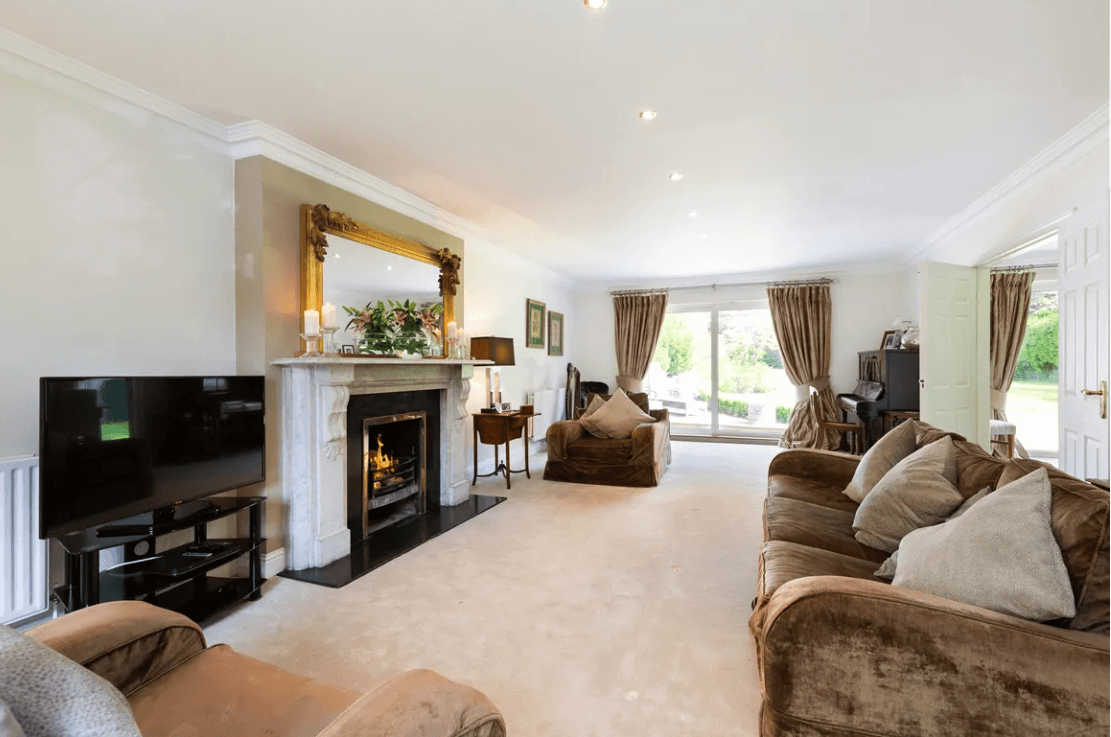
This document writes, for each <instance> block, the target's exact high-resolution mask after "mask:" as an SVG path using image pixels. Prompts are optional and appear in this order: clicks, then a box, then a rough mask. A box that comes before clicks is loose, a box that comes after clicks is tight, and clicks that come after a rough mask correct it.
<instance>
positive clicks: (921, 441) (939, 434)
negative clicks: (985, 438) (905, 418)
mask: <svg viewBox="0 0 1111 737" xmlns="http://www.w3.org/2000/svg"><path fill="white" fill-rule="evenodd" d="M915 429H916V430H917V432H918V437H917V438H916V441H915V442H916V443H917V444H918V447H919V448H921V447H923V446H926V445H929V444H930V443H934V442H937V441H938V440H941V439H942V438H952V439H953V442H954V443H956V442H959V441H967V440H968V438H966V437H965V436H964V435H961V434H960V433H956V432H947V431H945V430H942V429H941V428H939V427H934V426H933V425H931V424H930V423H928V422H922V421H921V420H915Z"/></svg>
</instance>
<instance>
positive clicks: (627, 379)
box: [617, 375, 644, 394]
mask: <svg viewBox="0 0 1111 737" xmlns="http://www.w3.org/2000/svg"><path fill="white" fill-rule="evenodd" d="M617 385H618V386H619V387H621V388H622V389H624V390H625V393H626V394H638V393H640V392H642V391H644V379H637V378H634V377H632V376H624V375H620V376H618V377H617Z"/></svg>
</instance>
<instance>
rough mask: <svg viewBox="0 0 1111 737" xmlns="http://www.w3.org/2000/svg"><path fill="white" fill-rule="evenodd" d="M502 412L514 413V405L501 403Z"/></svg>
mask: <svg viewBox="0 0 1111 737" xmlns="http://www.w3.org/2000/svg"><path fill="white" fill-rule="evenodd" d="M501 411H502V412H512V411H513V405H512V404H510V403H509V402H502V403H501Z"/></svg>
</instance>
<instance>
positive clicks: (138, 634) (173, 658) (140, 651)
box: [27, 601, 205, 695]
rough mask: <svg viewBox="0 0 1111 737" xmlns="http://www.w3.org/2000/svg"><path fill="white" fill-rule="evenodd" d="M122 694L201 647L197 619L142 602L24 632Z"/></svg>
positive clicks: (104, 607)
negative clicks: (101, 678) (95, 675)
mask: <svg viewBox="0 0 1111 737" xmlns="http://www.w3.org/2000/svg"><path fill="white" fill-rule="evenodd" d="M27 634H28V635H29V636H30V637H33V638H35V639H36V640H38V641H39V642H41V643H43V644H44V645H46V646H47V647H50V648H51V649H53V650H57V651H58V652H60V653H61V654H62V655H65V656H66V657H67V658H69V659H70V660H75V661H77V662H78V663H80V664H81V665H83V666H85V667H86V668H88V669H89V670H91V671H92V672H94V673H96V674H97V675H99V676H101V677H103V678H104V679H106V680H107V681H108V682H109V683H111V684H112V685H113V686H115V687H116V688H118V689H119V690H120V691H122V692H123V693H124V694H125V695H127V694H130V693H131V692H133V691H134V690H136V689H137V688H139V687H140V686H142V685H143V684H144V683H146V682H147V681H151V680H153V679H155V678H157V677H158V676H160V675H162V674H163V673H166V672H167V671H169V670H172V669H173V668H175V667H177V666H178V665H179V664H180V663H182V662H184V661H185V660H187V659H188V658H190V657H192V656H193V655H196V654H197V653H199V652H201V651H202V650H204V649H205V641H204V633H203V632H202V631H201V628H200V627H199V626H198V625H197V623H196V622H194V621H193V620H191V619H189V618H188V617H185V616H183V615H181V614H178V613H177V612H171V611H170V610H168V609H161V608H159V607H156V606H153V605H151V604H147V603H146V602H142V601H113V602H109V603H106V604H97V605H96V606H91V607H88V608H87V609H79V610H77V611H75V612H72V613H70V614H67V615H65V616H63V617H59V618H58V619H53V620H51V621H49V622H46V623H45V624H40V625H38V626H37V627H32V628H31V629H29V630H28V631H27Z"/></svg>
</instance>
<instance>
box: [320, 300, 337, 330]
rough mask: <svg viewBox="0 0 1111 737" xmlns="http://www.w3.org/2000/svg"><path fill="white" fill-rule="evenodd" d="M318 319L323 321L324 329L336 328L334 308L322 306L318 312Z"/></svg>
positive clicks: (332, 306)
mask: <svg viewBox="0 0 1111 737" xmlns="http://www.w3.org/2000/svg"><path fill="white" fill-rule="evenodd" d="M320 317H321V319H322V320H323V321H324V327H325V328H334V327H335V326H336V306H335V305H331V304H326V305H324V307H322V308H321V310H320Z"/></svg>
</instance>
